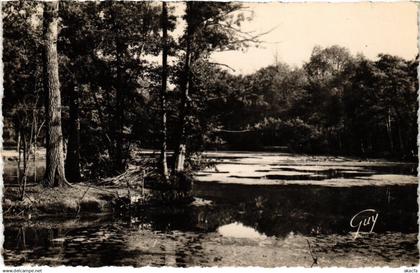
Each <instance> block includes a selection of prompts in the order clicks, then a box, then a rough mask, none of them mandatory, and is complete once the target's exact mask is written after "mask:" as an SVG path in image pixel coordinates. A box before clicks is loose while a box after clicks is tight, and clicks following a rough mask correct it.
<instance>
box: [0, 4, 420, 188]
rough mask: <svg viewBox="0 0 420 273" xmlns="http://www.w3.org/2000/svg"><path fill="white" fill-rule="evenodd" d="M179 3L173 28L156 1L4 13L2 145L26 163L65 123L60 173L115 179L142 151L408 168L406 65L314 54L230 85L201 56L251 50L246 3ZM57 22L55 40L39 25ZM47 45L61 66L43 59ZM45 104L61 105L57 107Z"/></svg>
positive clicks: (410, 85)
mask: <svg viewBox="0 0 420 273" xmlns="http://www.w3.org/2000/svg"><path fill="white" fill-rule="evenodd" d="M177 4H179V5H184V6H185V14H184V15H183V16H175V14H176V13H175V12H174V6H173V5H175V4H173V5H172V6H169V7H167V6H166V4H162V3H157V2H117V1H102V2H90V1H87V2H72V1H62V2H60V3H59V7H58V6H51V5H50V7H49V4H43V3H41V2H36V1H16V2H15V1H12V2H7V3H5V4H4V5H3V6H2V8H3V24H4V32H3V35H4V39H3V47H4V51H3V61H4V95H5V96H4V99H3V114H4V133H3V138H4V142H5V145H6V146H7V145H10V146H19V147H20V149H24V154H25V153H27V152H28V150H30V149H32V148H36V147H39V146H40V145H41V146H45V145H46V143H47V140H48V139H49V137H50V136H48V128H51V127H52V126H55V127H57V128H55V129H58V127H61V124H62V130H63V139H64V141H63V142H64V145H62V146H63V148H64V150H65V151H66V155H65V159H66V172H67V173H69V174H74V173H76V171H77V172H81V173H82V175H83V176H85V177H92V176H104V175H109V174H110V173H113V174H115V173H120V172H121V171H123V170H124V168H125V167H126V165H127V163H128V162H129V161H130V160H132V159H133V151H135V150H137V149H138V148H156V149H160V150H161V151H162V154H165V153H166V148H169V149H173V150H175V152H176V154H178V155H182V154H183V153H184V154H185V153H186V154H187V156H186V159H185V165H187V166H188V165H190V166H192V165H194V160H192V159H193V158H194V157H191V155H193V154H194V153H195V152H200V151H203V150H205V149H214V148H231V149H261V148H262V147H263V146H284V147H286V149H287V150H289V151H292V152H303V153H317V154H342V155H357V156H388V157H396V158H402V159H410V160H412V159H414V158H416V155H417V146H416V139H417V116H416V112H417V89H418V84H417V73H416V69H417V61H416V60H404V59H401V58H399V57H395V56H390V55H379V56H378V58H377V60H368V59H366V58H364V57H363V56H361V55H360V56H352V55H351V54H350V53H349V51H348V50H347V49H345V48H342V47H339V46H331V47H328V48H320V47H316V48H314V50H313V52H312V55H311V57H310V59H309V60H308V61H307V62H306V63H305V64H304V65H303V66H302V67H299V68H296V67H290V66H288V65H286V64H283V63H275V64H273V65H271V66H268V67H266V68H262V69H260V70H258V71H257V72H255V73H253V74H251V75H246V76H244V75H236V74H235V73H232V71H231V69H230V68H229V67H228V66H226V65H225V64H219V63H214V62H212V60H211V58H210V57H211V54H212V52H214V51H223V50H226V49H228V50H238V49H241V48H245V47H247V46H252V45H253V44H258V43H259V39H258V38H259V37H258V36H255V35H252V34H249V33H246V32H241V28H240V26H241V23H242V22H243V21H246V20H248V19H250V18H248V17H247V16H246V14H247V13H246V12H245V13H243V12H242V11H243V7H242V5H241V4H238V3H225V2H217V3H216V2H208V3H207V2H188V3H186V4H185V3H177ZM168 5H169V4H168ZM180 21H184V22H183V26H184V29H183V30H182V31H181V32H182V33H181V35H180V37H173V32H172V31H173V30H174V29H176V28H177V27H179V26H180V25H181V24H180ZM55 24H58V31H55V29H54V28H53V27H52V28H49V27H47V26H49V25H50V26H54V25H55ZM46 37H47V38H49V40H48V39H46ZM55 39H56V42H55ZM46 41H49V42H50V43H51V45H46ZM55 44H56V45H57V49H58V54H55V53H54V50H50V51H48V53H49V54H50V55H51V56H49V57H48V58H46V56H45V52H46V51H45V48H46V47H47V49H51V48H52V49H53V48H54V46H55ZM55 55H58V56H56V57H57V59H58V68H57V67H54V66H53V65H52V64H54V62H51V60H54V56H55ZM168 56H169V58H170V60H171V61H170V62H167V58H168ZM162 58H163V59H162ZM156 60H158V61H156ZM162 64H164V65H162ZM52 68H54V69H52ZM57 70H58V71H59V72H58V73H57V74H58V75H59V82H60V84H59V85H56V86H55V88H51V86H52V85H51V84H50V85H48V83H49V82H51V81H52V80H53V82H56V79H53V78H51V75H52V74H51V73H50V72H48V71H57ZM54 73H55V72H54ZM46 77H50V78H46ZM52 89H54V90H52ZM52 91H54V92H52ZM48 92H51V94H54V95H55V94H61V104H60V101H54V103H52V102H51V98H50V99H49V98H47V97H46V94H47V93H48ZM48 102H49V103H50V104H51V105H52V106H53V107H54V111H56V112H54V113H52V112H51V117H53V118H54V117H56V116H55V114H57V111H58V112H61V119H62V123H61V124H60V125H59V126H58V125H57V123H54V122H53V121H52V120H51V119H48V118H46V117H48V114H47V111H46V110H51V109H46V108H48ZM46 106H47V107H46ZM57 132H58V131H57ZM59 141H61V140H60V139H59ZM22 147H23V148H22ZM178 157H179V156H178ZM178 159H179V158H177V159H176V160H172V159H171V158H169V159H168V162H169V163H168V164H170V165H173V164H175V162H172V161H177V162H178V163H176V164H178V167H175V168H174V170H182V169H183V165H184V159H181V160H178ZM171 160H172V161H171ZM165 164H166V163H163V165H165ZM79 169H80V170H79ZM75 179H76V180H77V179H78V177H76V178H75Z"/></svg>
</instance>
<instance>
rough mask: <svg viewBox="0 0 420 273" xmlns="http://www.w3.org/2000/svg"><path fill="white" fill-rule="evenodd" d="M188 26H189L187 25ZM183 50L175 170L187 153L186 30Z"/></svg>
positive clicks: (188, 59)
mask: <svg viewBox="0 0 420 273" xmlns="http://www.w3.org/2000/svg"><path fill="white" fill-rule="evenodd" d="M187 28H189V26H187ZM186 40H187V41H186V43H187V45H186V51H185V63H184V69H183V71H182V81H181V86H180V87H181V88H180V89H181V105H180V118H179V126H178V146H177V149H176V151H175V171H176V172H182V171H184V167H185V166H184V165H185V157H186V153H187V136H186V128H185V127H186V121H187V109H188V103H189V89H190V62H191V31H189V30H187V39H186Z"/></svg>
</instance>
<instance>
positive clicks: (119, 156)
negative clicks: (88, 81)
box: [115, 38, 125, 171]
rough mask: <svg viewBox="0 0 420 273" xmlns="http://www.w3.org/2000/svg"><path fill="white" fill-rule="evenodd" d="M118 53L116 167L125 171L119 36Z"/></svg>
mask: <svg viewBox="0 0 420 273" xmlns="http://www.w3.org/2000/svg"><path fill="white" fill-rule="evenodd" d="M116 43H117V46H116V54H117V94H116V100H117V109H116V119H115V121H116V124H115V125H116V133H117V138H116V158H115V168H116V170H117V171H123V170H124V168H125V166H124V165H125V164H124V158H123V148H124V147H123V131H124V93H123V92H124V90H122V89H123V83H122V74H121V73H122V71H121V70H122V69H121V51H122V46H121V43H120V41H119V40H118V38H117V41H116Z"/></svg>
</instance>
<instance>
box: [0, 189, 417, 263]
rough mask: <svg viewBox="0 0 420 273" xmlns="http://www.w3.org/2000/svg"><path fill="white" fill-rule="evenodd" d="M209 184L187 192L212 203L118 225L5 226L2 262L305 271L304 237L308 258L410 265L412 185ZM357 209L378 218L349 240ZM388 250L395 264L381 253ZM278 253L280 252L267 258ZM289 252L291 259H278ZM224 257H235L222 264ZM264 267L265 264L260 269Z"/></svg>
mask: <svg viewBox="0 0 420 273" xmlns="http://www.w3.org/2000/svg"><path fill="white" fill-rule="evenodd" d="M208 187H209V185H208V184H206V183H203V184H197V185H195V191H196V195H198V196H201V197H202V198H203V199H204V200H212V202H203V201H202V202H199V204H200V205H198V206H187V207H165V208H154V209H147V210H144V211H139V212H138V213H137V214H135V215H131V216H126V217H125V218H116V217H115V216H106V217H105V216H100V217H99V216H98V217H93V216H89V217H87V216H86V217H81V218H80V219H72V220H67V221H63V219H38V220H36V221H26V222H16V221H8V220H7V219H6V221H5V225H6V228H5V233H4V234H5V243H4V249H5V252H4V258H5V262H6V264H9V265H21V264H25V263H35V264H45V265H61V264H65V265H89V266H104V265H133V266H144V265H154V266H162V265H172V266H203V265H208V266H211V265H240V264H243V265H267V266H269V265H270V264H271V265H272V266H279V265H293V263H292V261H295V262H296V263H297V264H296V265H307V266H310V265H311V261H310V260H306V258H304V257H309V256H307V254H308V245H307V241H306V240H307V239H308V240H311V243H312V244H313V247H314V250H313V251H318V253H319V255H326V256H328V257H329V256H330V255H332V256H334V255H336V254H337V253H339V254H340V255H342V256H341V257H342V258H343V257H345V256H343V255H345V254H349V253H352V255H361V257H365V256H366V255H367V254H366V252H368V251H371V252H372V253H371V254H369V255H374V256H375V259H376V260H378V259H379V261H384V262H386V261H388V262H390V263H393V262H396V261H399V262H400V263H403V264H407V263H404V262H407V261H408V263H411V261H413V260H416V259H418V250H417V247H416V244H417V239H416V234H417V230H418V226H417V202H416V188H415V187H412V188H410V187H407V186H406V187H397V186H393V187H384V188H379V189H378V188H375V187H372V188H369V187H360V188H350V189H349V188H344V189H330V188H322V187H309V188H308V187H305V188H303V187H281V188H278V187H277V188H276V187H273V188H270V187H253V188H252V190H251V189H250V188H249V187H246V186H242V187H241V186H237V185H218V186H217V187H214V185H213V187H210V188H208ZM365 208H375V209H376V210H377V211H378V212H379V219H378V222H377V224H376V226H375V230H374V233H373V234H363V235H362V236H361V238H360V239H359V238H358V240H357V241H356V242H352V240H353V237H352V235H351V234H350V232H352V231H353V230H352V229H351V227H350V225H349V221H350V219H351V217H352V216H353V214H354V213H355V212H358V211H359V210H361V209H365ZM250 239H251V241H250ZM254 241H255V242H254ZM375 248H377V249H379V250H380V251H379V250H377V249H375ZM280 250H281V251H280ZM292 250H293V251H292ZM391 250H392V251H393V253H395V255H399V256H400V257H396V256H392V255H391V257H389V256H387V258H384V257H382V256H380V255H382V254H380V253H388V252H389V251H391ZM232 251H237V252H235V253H236V254H235V255H236V256H235V255H234V256H232V255H230V256H229V253H230V252H232ZM240 251H244V253H241V252H240ZM279 251H280V252H281V253H283V254H275V253H279ZM289 251H290V255H292V256H293V255H295V256H296V257H295V256H293V257H295V258H296V259H297V260H293V259H292V260H291V259H286V258H284V260H279V259H283V258H281V257H287V255H289V254H287V253H289ZM378 251H379V252H378ZM225 252H226V253H225ZM248 252H249V253H254V256H253V257H254V258H252V257H249V258H248V260H244V258H241V256H240V255H245V256H246V255H248V254H247V253H248ZM297 253H300V254H297ZM369 253H370V252H369ZM260 254H261V255H260ZM282 255H286V256H282ZM299 255H301V256H299ZM401 255H402V256H401ZM226 256H229V257H230V258H229V259H234V260H229V261H228V260H227V259H228V258H227V257H226ZM242 257H244V256H242ZM366 257H368V256H366ZM268 258H270V260H268ZM289 258H290V257H289ZM330 258H333V257H330ZM371 258H372V257H371ZM334 259H335V258H334ZM334 259H333V260H334ZM343 259H344V258H343ZM263 261H265V262H266V263H267V264H261V263H262V262H263ZM336 261H337V260H336ZM324 262H326V261H324ZM367 262H369V261H367Z"/></svg>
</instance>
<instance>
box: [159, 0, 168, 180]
mask: <svg viewBox="0 0 420 273" xmlns="http://www.w3.org/2000/svg"><path fill="white" fill-rule="evenodd" d="M167 59H168V8H167V6H166V2H162V87H161V93H160V100H161V111H162V117H161V118H162V124H161V147H160V160H161V168H162V176H163V178H164V179H165V180H166V181H167V180H168V178H169V173H168V163H167V156H166V146H167V143H166V142H167V128H166V112H167V109H166V84H167V77H168V67H167V66H168V61H167Z"/></svg>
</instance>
